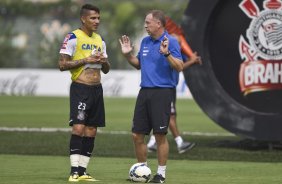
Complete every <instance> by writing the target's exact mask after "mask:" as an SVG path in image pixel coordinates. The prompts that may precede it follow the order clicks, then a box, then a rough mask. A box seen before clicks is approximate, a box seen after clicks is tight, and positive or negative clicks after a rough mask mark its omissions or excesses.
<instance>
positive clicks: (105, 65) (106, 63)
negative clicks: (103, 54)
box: [101, 58, 111, 74]
mask: <svg viewBox="0 0 282 184" xmlns="http://www.w3.org/2000/svg"><path fill="white" fill-rule="evenodd" d="M102 60H103V62H102V68H101V70H102V72H103V73H104V74H106V73H108V72H109V71H110V68H111V65H110V63H109V61H108V59H107V58H105V59H102Z"/></svg>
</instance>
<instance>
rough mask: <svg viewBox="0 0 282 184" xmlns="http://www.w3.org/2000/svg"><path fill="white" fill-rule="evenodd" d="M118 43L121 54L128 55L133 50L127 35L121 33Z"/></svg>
mask: <svg viewBox="0 0 282 184" xmlns="http://www.w3.org/2000/svg"><path fill="white" fill-rule="evenodd" d="M119 43H120V46H121V52H122V54H123V55H128V54H130V53H131V52H132V51H133V47H132V45H131V42H130V38H129V37H128V36H126V35H123V36H122V37H121V38H120V39H119Z"/></svg>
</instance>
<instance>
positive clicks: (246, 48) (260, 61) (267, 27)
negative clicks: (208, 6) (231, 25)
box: [239, 0, 282, 95]
mask: <svg viewBox="0 0 282 184" xmlns="http://www.w3.org/2000/svg"><path fill="white" fill-rule="evenodd" d="M239 7H240V8H241V9H242V10H243V12H244V13H245V14H246V15H247V16H248V17H249V18H250V19H252V21H251V23H250V26H249V28H248V29H247V30H246V35H245V36H246V38H247V39H248V41H246V39H245V37H244V35H241V36H240V40H239V51H240V56H241V58H242V59H243V60H244V62H243V63H242V64H241V67H240V87H241V91H242V92H243V93H244V95H247V94H249V93H253V92H257V91H264V90H282V1H281V0H265V1H264V3H263V7H264V10H262V11H260V10H259V8H258V6H257V4H256V3H255V2H254V0H243V1H242V2H241V3H240V5H239Z"/></svg>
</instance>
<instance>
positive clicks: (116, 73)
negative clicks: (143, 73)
mask: <svg viewBox="0 0 282 184" xmlns="http://www.w3.org/2000/svg"><path fill="white" fill-rule="evenodd" d="M70 77H71V75H70V73H69V72H68V71H65V72H60V71H59V70H56V69H0V94H1V95H35V96H68V95H69V86H70V83H71V79H70ZM102 84H103V89H104V95H105V96H108V97H109V96H120V97H136V96H137V94H138V91H139V89H140V87H139V85H140V71H137V70H111V71H110V72H109V73H108V74H106V75H104V74H103V75H102ZM177 96H178V97H185V98H191V97H192V96H191V93H190V91H189V90H188V88H187V86H186V83H185V80H184V76H183V74H182V73H181V74H180V79H179V84H178V86H177Z"/></svg>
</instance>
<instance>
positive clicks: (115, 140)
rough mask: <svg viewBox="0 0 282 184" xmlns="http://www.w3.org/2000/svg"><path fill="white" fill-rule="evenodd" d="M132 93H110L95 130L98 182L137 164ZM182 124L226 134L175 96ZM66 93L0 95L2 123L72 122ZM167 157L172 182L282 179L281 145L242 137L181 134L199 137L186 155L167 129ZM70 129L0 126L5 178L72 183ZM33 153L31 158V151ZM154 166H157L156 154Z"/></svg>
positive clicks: (116, 178) (119, 177) (25, 183)
mask: <svg viewBox="0 0 282 184" xmlns="http://www.w3.org/2000/svg"><path fill="white" fill-rule="evenodd" d="M134 104H135V98H129V99H124V98H106V99H105V105H106V113H107V117H106V118H107V127H106V128H103V129H102V130H103V131H104V132H106V133H100V134H98V136H97V139H96V143H95V150H94V157H93V158H92V159H91V162H90V166H89V172H90V173H91V174H92V173H94V175H95V177H97V179H100V180H102V181H101V182H99V183H103V184H104V183H105V184H107V183H111V184H115V183H116V184H120V183H129V182H126V181H125V179H126V178H127V174H128V169H129V168H130V165H131V164H133V163H134V162H135V159H134V152H133V145H132V140H131V136H130V134H110V133H107V132H110V131H127V132H129V131H130V126H131V119H132V113H133V108H134ZM177 109H178V126H179V128H180V130H181V131H182V132H183V131H185V132H202V133H219V135H220V134H225V133H228V132H227V131H225V130H224V129H222V128H220V127H219V126H218V125H216V124H215V123H213V122H212V121H211V120H210V119H209V118H208V117H207V116H206V115H205V114H204V113H203V112H202V111H201V109H200V108H199V107H198V106H197V104H196V103H195V102H194V101H193V100H187V99H181V100H178V102H177ZM67 122H68V98H61V97H14V96H0V127H31V128H40V127H56V128H67V127H68V126H67ZM168 138H169V142H170V148H171V149H170V155H169V162H168V172H167V183H173V184H174V183H193V184H202V183H203V184H205V183H207V184H218V183H234V184H235V183H236V184H241V183H242V184H244V183H246V184H249V183H256V184H265V183H277V184H280V183H282V175H281V170H282V167H281V164H282V152H281V150H280V148H278V149H274V150H268V149H267V148H268V147H267V146H266V145H265V144H261V145H260V144H258V143H255V144H254V143H253V142H244V141H242V138H240V137H236V136H233V137H229V136H227V137H223V136H213V137H207V136H201V135H184V138H185V140H189V141H193V142H196V143H197V146H196V147H195V148H194V149H192V150H191V151H189V152H188V153H185V154H182V155H179V154H178V153H177V150H176V147H175V143H174V140H173V138H172V136H171V135H170V134H169V135H168ZM68 141H69V132H6V131H0V163H1V165H0V183H1V184H2V183H3V184H6V183H7V184H8V183H9V184H13V183H15V184H32V183H40V184H45V183H46V184H47V183H52V184H53V183H56V184H57V183H58V184H60V183H68V182H67V181H66V180H67V178H68V173H69V170H68V168H69V159H68V156H67V155H68ZM31 155H33V156H31ZM148 157H149V164H150V167H151V169H152V170H153V172H155V171H156V156H155V154H154V153H150V154H149V155H148Z"/></svg>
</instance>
